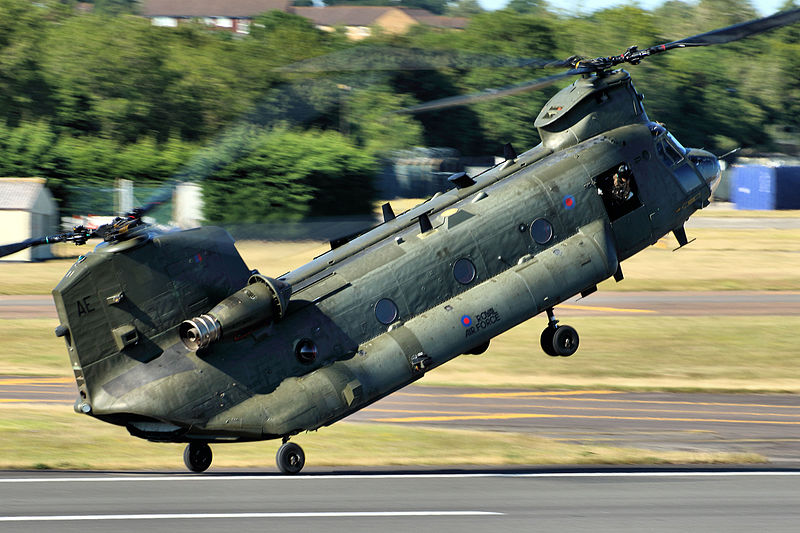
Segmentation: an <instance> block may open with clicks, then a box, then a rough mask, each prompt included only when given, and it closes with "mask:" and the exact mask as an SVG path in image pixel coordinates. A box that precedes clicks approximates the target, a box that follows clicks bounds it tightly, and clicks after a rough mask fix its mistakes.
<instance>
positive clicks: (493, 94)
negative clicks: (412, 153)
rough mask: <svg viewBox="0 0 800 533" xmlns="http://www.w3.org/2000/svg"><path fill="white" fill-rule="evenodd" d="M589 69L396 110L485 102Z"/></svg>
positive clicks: (415, 111) (423, 109)
mask: <svg viewBox="0 0 800 533" xmlns="http://www.w3.org/2000/svg"><path fill="white" fill-rule="evenodd" d="M590 71H591V69H583V68H578V69H572V70H568V71H566V72H562V73H560V74H554V75H553V76H547V77H545V78H538V79H535V80H529V81H524V82H522V83H517V84H516V85H509V86H507V87H502V88H500V89H487V90H485V91H481V92H479V93H472V94H465V95H462V96H451V97H449V98H442V99H440V100H433V101H431V102H426V103H424V104H419V105H416V106H412V107H407V108H405V109H401V110H399V111H397V113H423V112H426V111H433V110H435V109H446V108H448V107H455V106H459V105H466V104H473V103H475V102H485V101H487V100H494V99H495V98H502V97H504V96H510V95H512V94H519V93H524V92H528V91H535V90H537V89H543V88H545V87H547V86H549V85H552V84H554V83H556V82H557V81H560V80H563V79H564V78H569V77H571V76H575V75H577V74H584V73H586V72H590Z"/></svg>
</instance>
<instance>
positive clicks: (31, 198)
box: [0, 178, 45, 210]
mask: <svg viewBox="0 0 800 533" xmlns="http://www.w3.org/2000/svg"><path fill="white" fill-rule="evenodd" d="M44 183H45V180H44V178H0V209H5V210H25V209H32V208H33V206H34V204H35V203H36V200H37V199H38V198H39V195H40V194H41V193H42V189H44Z"/></svg>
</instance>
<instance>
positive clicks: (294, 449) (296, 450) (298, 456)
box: [275, 442, 306, 474]
mask: <svg viewBox="0 0 800 533" xmlns="http://www.w3.org/2000/svg"><path fill="white" fill-rule="evenodd" d="M275 462H276V463H278V469H279V470H280V471H281V472H283V473H284V474H297V473H298V472H300V470H302V469H303V465H305V464H306V454H305V453H303V448H301V447H300V446H298V445H297V444H295V443H294V442H285V443H284V444H283V445H282V446H281V447H280V448H278V453H277V455H275Z"/></svg>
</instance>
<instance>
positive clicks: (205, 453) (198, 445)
mask: <svg viewBox="0 0 800 533" xmlns="http://www.w3.org/2000/svg"><path fill="white" fill-rule="evenodd" d="M211 459H212V454H211V447H210V446H209V445H208V444H206V443H205V442H190V443H189V444H188V445H187V446H186V449H184V450H183V462H184V464H186V468H188V469H189V470H191V471H192V472H198V473H199V472H205V471H206V470H208V467H209V466H211Z"/></svg>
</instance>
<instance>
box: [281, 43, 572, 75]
mask: <svg viewBox="0 0 800 533" xmlns="http://www.w3.org/2000/svg"><path fill="white" fill-rule="evenodd" d="M568 66H569V64H568V63H565V62H564V61H562V60H558V59H538V58H515V57H507V56H496V55H488V54H477V53H471V52H464V51H461V50H426V49H422V48H395V47H389V46H383V47H371V48H366V47H356V48H350V49H347V50H342V51H340V52H334V53H331V54H327V55H324V56H320V57H314V58H311V59H306V60H304V61H299V62H297V63H293V64H291V65H287V66H285V67H281V68H278V69H276V70H277V71H279V72H353V71H370V70H373V71H374V70H378V71H381V70H436V69H440V68H465V69H466V68H480V67H484V68H485V67H489V68H498V67H532V68H547V67H562V68H563V67H568Z"/></svg>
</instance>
